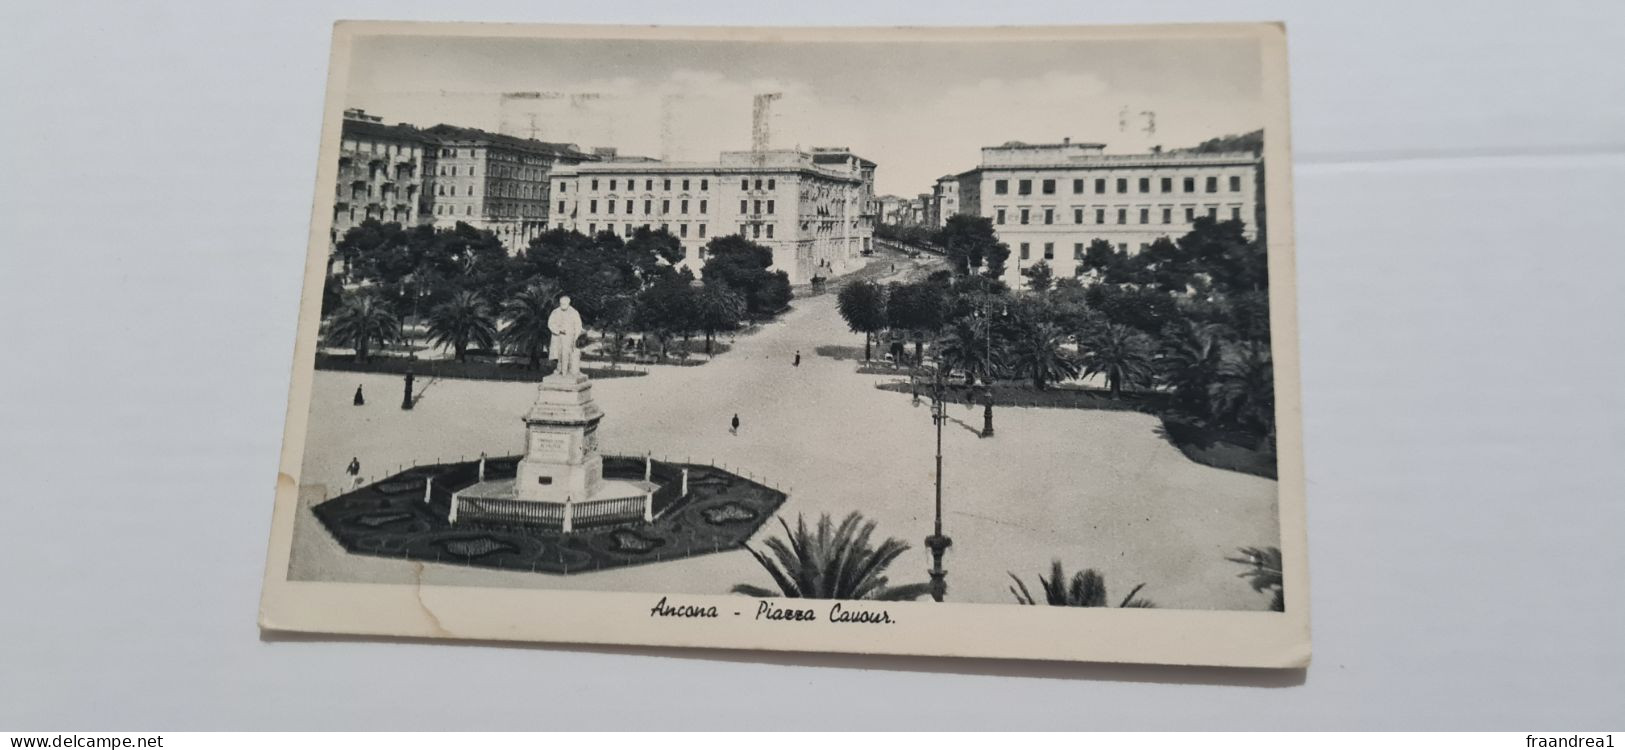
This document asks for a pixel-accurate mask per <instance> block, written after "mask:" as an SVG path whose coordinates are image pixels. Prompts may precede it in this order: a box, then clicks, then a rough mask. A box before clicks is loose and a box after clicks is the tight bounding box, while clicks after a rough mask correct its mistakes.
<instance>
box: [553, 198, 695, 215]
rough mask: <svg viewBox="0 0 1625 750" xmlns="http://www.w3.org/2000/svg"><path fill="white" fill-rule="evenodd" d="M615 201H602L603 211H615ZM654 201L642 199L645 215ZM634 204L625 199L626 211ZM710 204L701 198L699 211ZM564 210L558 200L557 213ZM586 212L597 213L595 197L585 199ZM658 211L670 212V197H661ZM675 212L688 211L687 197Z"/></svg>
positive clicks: (651, 213)
mask: <svg viewBox="0 0 1625 750" xmlns="http://www.w3.org/2000/svg"><path fill="white" fill-rule="evenodd" d="M616 203H617V201H614V200H606V201H604V207H605V208H606V209H608V210H606V211H605V212H604V213H608V214H613V213H615V205H616ZM654 203H655V202H654V200H652V199H648V198H645V199H644V201H643V214H644V215H645V216H651V215H653V214H654ZM636 205H637V201H634V200H632V199H631V198H628V199H626V213H629V214H630V213H632V209H633V208H634V207H636ZM710 205H711V202H710V201H708V200H703V199H702V200H701V201H700V210H699V213H702V214H703V213H705V212H706V210H707V209H708V208H709V207H710ZM566 210H567V209H566V208H565V202H564V201H559V213H561V214H562V213H564V212H565V211H566ZM587 213H590V214H595V213H598V199H597V198H594V199H592V200H589V201H587ZM660 213H662V214H669V213H671V199H670V198H663V199H661V201H660ZM677 213H680V214H686V213H688V199H686V198H685V199H683V200H680V201H678V202H677Z"/></svg>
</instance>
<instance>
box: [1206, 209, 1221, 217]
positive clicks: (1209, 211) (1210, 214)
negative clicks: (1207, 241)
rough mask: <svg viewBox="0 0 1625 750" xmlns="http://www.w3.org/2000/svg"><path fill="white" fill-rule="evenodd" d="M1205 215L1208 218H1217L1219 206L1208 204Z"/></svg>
mask: <svg viewBox="0 0 1625 750" xmlns="http://www.w3.org/2000/svg"><path fill="white" fill-rule="evenodd" d="M1207 217H1208V218H1209V219H1217V218H1219V207H1218V206H1208V207H1207Z"/></svg>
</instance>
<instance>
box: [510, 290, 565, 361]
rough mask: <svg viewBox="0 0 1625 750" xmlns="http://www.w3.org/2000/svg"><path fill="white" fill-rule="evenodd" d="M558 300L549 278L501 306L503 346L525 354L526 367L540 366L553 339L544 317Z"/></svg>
mask: <svg viewBox="0 0 1625 750" xmlns="http://www.w3.org/2000/svg"><path fill="white" fill-rule="evenodd" d="M558 300H559V285H558V283H557V282H554V281H553V280H551V279H541V278H539V279H537V280H536V281H535V282H533V283H531V285H530V286H527V287H525V288H524V289H521V290H519V292H518V293H516V294H515V295H514V296H513V297H512V298H510V299H509V300H508V301H507V302H506V303H505V304H503V306H502V314H503V316H504V317H506V318H507V319H508V325H507V326H505V327H504V328H503V329H502V343H503V345H505V346H508V347H512V348H513V349H515V350H518V351H521V352H524V353H525V357H526V365H525V366H526V367H528V368H530V369H532V370H535V369H537V368H539V367H541V366H542V355H543V354H545V353H547V347H548V344H549V343H550V342H551V341H552V340H553V331H552V330H550V329H548V327H547V316H548V315H550V314H552V312H553V306H554V305H555V304H557V303H558Z"/></svg>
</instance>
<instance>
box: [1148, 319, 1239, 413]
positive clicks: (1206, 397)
mask: <svg viewBox="0 0 1625 750" xmlns="http://www.w3.org/2000/svg"><path fill="white" fill-rule="evenodd" d="M1223 351H1224V347H1223V346H1222V345H1221V344H1220V343H1219V337H1218V335H1217V333H1216V330H1215V327H1214V326H1212V325H1208V324H1203V323H1198V322H1196V321H1194V320H1186V321H1184V322H1183V324H1174V325H1169V326H1168V327H1167V328H1166V329H1164V331H1163V336H1162V350H1161V351H1159V352H1158V353H1157V357H1156V360H1155V362H1154V365H1155V368H1156V372H1157V374H1158V375H1160V376H1161V377H1162V382H1164V383H1166V384H1167V385H1168V387H1169V388H1171V389H1173V392H1174V398H1175V400H1176V401H1177V402H1178V403H1179V404H1180V405H1181V406H1183V407H1184V408H1185V409H1187V410H1188V411H1189V412H1190V413H1191V414H1192V415H1193V416H1196V417H1199V418H1206V417H1208V416H1211V412H1212V409H1211V408H1210V407H1211V406H1212V403H1211V401H1210V394H1209V390H1210V388H1211V387H1212V385H1213V383H1214V382H1215V381H1216V380H1218V377H1219V365H1220V361H1221V359H1222V357H1221V355H1222V353H1223Z"/></svg>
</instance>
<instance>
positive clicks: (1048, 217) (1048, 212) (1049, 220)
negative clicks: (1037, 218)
mask: <svg viewBox="0 0 1625 750" xmlns="http://www.w3.org/2000/svg"><path fill="white" fill-rule="evenodd" d="M1044 223H1045V224H1054V223H1055V209H1053V208H1046V209H1044Z"/></svg>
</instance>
